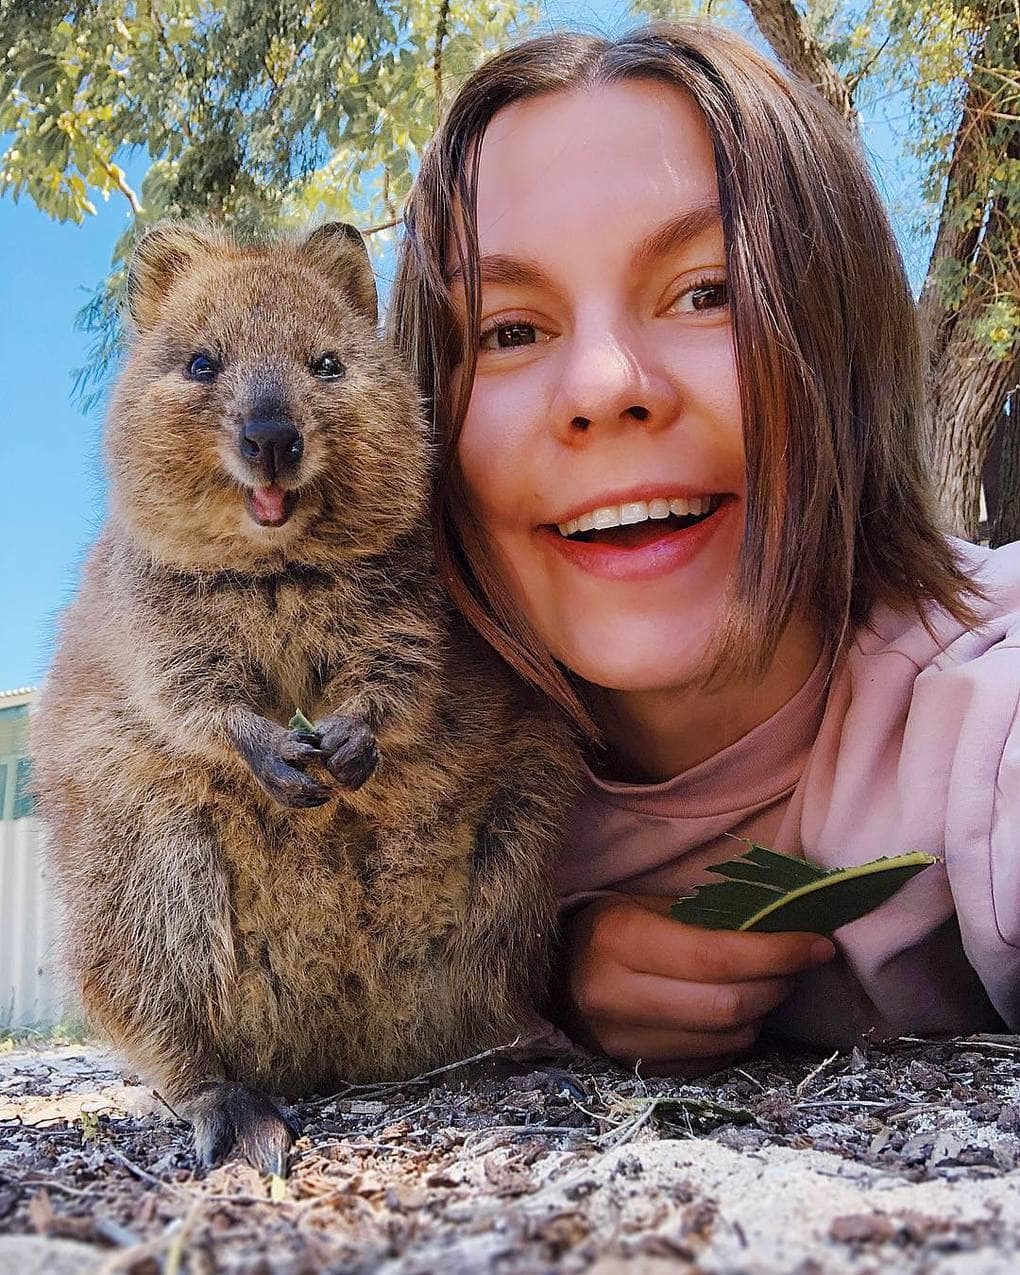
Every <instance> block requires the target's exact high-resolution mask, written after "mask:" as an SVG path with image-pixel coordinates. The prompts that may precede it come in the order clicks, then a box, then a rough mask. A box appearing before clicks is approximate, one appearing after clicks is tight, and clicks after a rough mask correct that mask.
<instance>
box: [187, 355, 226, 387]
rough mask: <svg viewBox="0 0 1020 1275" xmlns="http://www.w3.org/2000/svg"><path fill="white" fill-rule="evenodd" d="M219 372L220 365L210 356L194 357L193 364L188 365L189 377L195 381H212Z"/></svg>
mask: <svg viewBox="0 0 1020 1275" xmlns="http://www.w3.org/2000/svg"><path fill="white" fill-rule="evenodd" d="M219 370H220V369H219V364H218V363H217V362H216V360H215V359H212V358H210V357H209V355H208V354H195V355H192V358H191V362H190V363H189V364H188V376H190V377H191V379H192V380H193V381H211V380H213V379H214V378H215V376H216V373H217V372H218V371H219Z"/></svg>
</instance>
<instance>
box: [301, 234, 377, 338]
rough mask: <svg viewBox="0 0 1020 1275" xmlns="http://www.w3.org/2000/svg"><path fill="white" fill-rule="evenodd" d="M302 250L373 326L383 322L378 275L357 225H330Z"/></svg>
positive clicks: (310, 238)
mask: <svg viewBox="0 0 1020 1275" xmlns="http://www.w3.org/2000/svg"><path fill="white" fill-rule="evenodd" d="M298 251H299V253H300V255H301V256H302V257H304V259H305V260H306V261H307V262H308V263H309V264H310V265H312V266H313V267H314V268H315V269H316V270H317V271H318V272H319V273H320V274H321V275H322V276H323V277H324V278H326V279H328V280H330V282H332V283H333V284H335V285H336V287H338V288H339V289H340V290H341V291H342V292H343V294H344V296H346V297H347V298H348V299H349V300H350V301H351V302H352V303H353V304H354V305H355V306H356V307H357V309H358V310H360V311H361V312H362V314H364V315H366V316H367V317H368V318H369V319H370V320H371V322H372V326H373V327H374V326H375V325H376V324H377V323H378V322H379V302H378V297H377V295H376V288H375V275H374V274H373V273H372V263H371V261H370V260H369V256H368V248H367V247H366V246H365V241H364V239H363V238H362V237H361V232H360V231H359V230H358V229H357V227H356V226H351V225H349V224H348V223H347V222H345V221H330V222H327V223H326V224H325V225H324V226H319V227H317V228H316V229H315V230H313V231H312V233H311V234H310V235H309V236H308V238H307V239H305V241H304V242H303V243H302V244H301V246H300V248H299V250H298Z"/></svg>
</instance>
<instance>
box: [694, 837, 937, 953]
mask: <svg viewBox="0 0 1020 1275" xmlns="http://www.w3.org/2000/svg"><path fill="white" fill-rule="evenodd" d="M749 844H750V846H751V849H750V850H749V851H748V852H747V853H746V854H744V855H742V856H741V857H740V858H739V859H731V860H728V861H727V862H726V863H716V864H713V865H712V866H711V867H710V868H709V869H708V871H709V872H716V873H718V874H719V876H721V877H726V878H727V880H725V881H723V882H719V883H717V884H713V885H701V886H698V887H697V889H696V890H695V893H694V894H690V895H687V896H685V897H684V898H682V899H678V900H677V901H676V903H674V904H673V906H672V907H671V908H670V910H669V913H670V916H672V917H673V918H674V919H675V920H677V921H686V922H687V924H688V925H700V926H702V927H703V928H705V929H708V930H759V931H768V932H770V933H775V932H777V931H780V930H805V931H807V932H809V933H813V934H826V935H827V934H831V933H832V932H833V930H838V929H839V927H840V926H841V925H847V924H849V922H850V921H856V920H857V918H858V917H861V916H864V915H865V914H866V913H868V912H870V911H871V910H872V909H873V908H877V907H878V905H879V904H880V903H884V902H885V901H886V899H888V898H890V897H891V896H892V895H894V894H895V893H896V891H897V890H898V889H899V888H900V886H901V885H905V884H906V882H907V881H909V880H910V878H911V877H912V876H915V875H916V874H917V873H918V872H921V871H923V869H924V868H927V867H930V866H931V864H933V863H937V862H938V860H937V859H936V858H935V856H934V855H930V854H922V853H921V852H920V851H912V852H911V853H910V854H900V855H896V856H895V857H892V858H888V857H886V858H881V859H872V860H871V861H870V862H869V863H860V864H856V865H854V866H852V867H849V868H834V869H827V868H819V867H817V866H816V865H815V864H813V863H806V862H805V861H804V860H803V859H793V858H791V857H790V856H789V855H785V854H778V853H777V852H776V851H775V850H767V849H766V848H765V847H764V846H759V845H755V844H754V843H753V842H750V843H749Z"/></svg>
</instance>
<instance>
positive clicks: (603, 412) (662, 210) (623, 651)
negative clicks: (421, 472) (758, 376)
mask: <svg viewBox="0 0 1020 1275" xmlns="http://www.w3.org/2000/svg"><path fill="white" fill-rule="evenodd" d="M718 201H719V194H718V187H717V183H716V175H715V164H714V160H713V153H712V144H711V140H710V137H709V134H708V131H707V129H706V126H705V123H704V121H703V119H702V117H701V114H700V112H699V110H698V109H697V107H696V106H695V105H694V104H693V102H692V101H691V100H690V99H689V98H688V97H687V96H686V95H684V94H683V93H682V92H681V91H680V90H677V89H674V88H671V87H669V86H667V85H663V84H659V83H656V82H654V81H651V80H647V81H645V80H642V81H630V82H627V83H619V84H614V85H610V86H605V87H601V88H598V89H595V90H592V91H576V92H570V93H558V94H550V95H547V96H544V97H540V98H536V99H532V100H530V101H526V102H521V103H517V104H515V105H513V106H510V107H507V108H506V109H505V110H503V111H501V112H500V113H499V114H498V115H496V117H495V118H494V119H493V121H492V123H491V124H490V126H489V128H488V131H487V132H486V134H485V138H484V141H483V144H482V151H481V163H480V169H479V183H478V234H479V244H480V253H481V258H482V287H483V293H482V325H481V335H480V338H479V343H480V349H479V354H478V366H477V371H476V374H475V381H474V386H473V391H472V395H471V402H470V407H469V409H468V414H467V418H466V420H465V422H464V428H463V433H462V435H461V438H460V442H459V447H458V458H459V463H460V466H461V470H462V472H463V476H464V481H465V485H466V488H467V492H468V497H469V500H470V501H471V504H472V508H473V511H474V513H475V515H476V517H477V518H478V520H479V521H480V522H481V524H482V526H483V527H484V529H485V531H486V533H487V535H488V538H489V540H490V542H491V545H492V547H493V549H494V551H495V554H496V557H497V561H498V564H499V567H500V570H501V572H502V575H503V576H504V578H505V580H506V582H507V586H508V587H509V588H510V590H511V591H512V593H513V595H514V598H515V600H516V603H517V605H518V606H519V607H520V608H521V609H522V611H523V612H524V613H525V614H526V615H527V617H528V619H529V620H530V622H531V624H532V625H533V627H534V628H535V630H536V631H537V633H538V634H539V636H540V637H541V638H542V639H543V640H544V642H545V643H546V645H547V646H548V648H549V650H550V651H551V652H552V654H553V655H554V656H555V658H556V659H558V660H559V661H561V662H562V663H563V664H565V665H566V666H567V667H568V668H570V669H572V670H573V671H574V672H575V673H577V674H578V675H579V676H581V677H582V678H584V679H585V680H587V681H589V682H592V683H595V684H596V685H599V686H603V687H607V688H610V689H613V690H622V691H628V690H653V689H666V688H670V687H678V686H682V685H684V684H685V683H686V682H687V681H689V680H690V679H691V678H692V677H693V676H696V675H697V673H698V672H699V666H700V665H701V664H702V661H703V658H704V656H705V654H706V652H707V651H708V648H709V646H710V643H711V640H712V637H713V635H714V634H715V632H716V630H717V628H718V626H719V623H720V620H721V618H722V616H723V612H724V607H725V602H726V596H727V583H728V581H729V579H730V576H731V573H732V570H733V567H734V565H735V563H736V560H737V555H738V550H739V546H740V540H741V534H742V530H743V522H744V502H745V480H744V447H743V435H742V429H741V412H740V400H739V394H738V388H737V378H736V367H735V363H734V353H733V338H732V332H731V327H730V314H729V309H728V306H727V292H726V258H725V251H724V244H723V233H722V225H721V222H720V220H719V210H718ZM667 511H669V516H668V517H663V516H662V515H664V514H665V513H666V512H667ZM576 520H580V527H579V528H578V526H577V522H576ZM592 522H594V525H595V529H594V530H592V531H585V530H584V528H585V527H590V526H591V525H592ZM612 523H618V524H620V525H615V526H610V525H609V524H612ZM564 532H566V533H567V534H566V535H564V534H563V533H564Z"/></svg>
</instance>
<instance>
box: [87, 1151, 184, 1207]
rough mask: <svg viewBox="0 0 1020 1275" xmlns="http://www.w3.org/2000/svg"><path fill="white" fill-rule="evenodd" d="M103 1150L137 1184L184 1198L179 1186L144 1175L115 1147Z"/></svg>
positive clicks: (142, 1170)
mask: <svg viewBox="0 0 1020 1275" xmlns="http://www.w3.org/2000/svg"><path fill="white" fill-rule="evenodd" d="M104 1150H105V1152H106V1154H107V1155H111V1156H113V1158H114V1159H115V1160H117V1161H119V1162H120V1163H121V1164H122V1165H123V1166H124V1168H125V1169H127V1171H128V1172H129V1173H130V1174H131V1176H132V1177H135V1178H137V1179H138V1180H139V1182H148V1183H149V1184H150V1186H158V1187H161V1188H162V1189H163V1190H164V1191H169V1192H170V1193H171V1194H172V1195H177V1196H186V1194H187V1193H186V1192H185V1191H182V1190H181V1188H180V1187H179V1186H175V1185H174V1184H173V1183H172V1182H163V1181H162V1180H161V1179H159V1178H157V1177H154V1176H153V1175H152V1174H151V1173H146V1171H145V1170H144V1169H143V1168H141V1167H139V1165H137V1164H135V1163H134V1161H133V1160H129V1159H128V1158H127V1156H126V1155H125V1154H124V1152H123V1151H118V1150H117V1148H116V1147H113V1146H107V1147H104Z"/></svg>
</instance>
